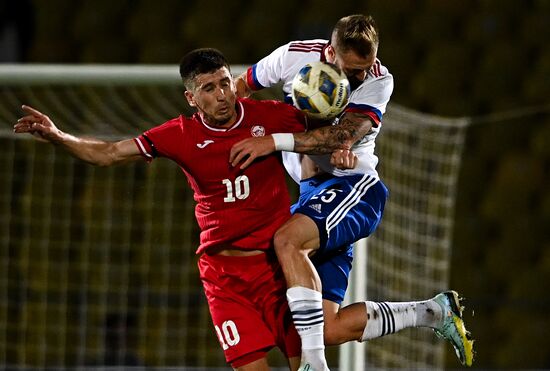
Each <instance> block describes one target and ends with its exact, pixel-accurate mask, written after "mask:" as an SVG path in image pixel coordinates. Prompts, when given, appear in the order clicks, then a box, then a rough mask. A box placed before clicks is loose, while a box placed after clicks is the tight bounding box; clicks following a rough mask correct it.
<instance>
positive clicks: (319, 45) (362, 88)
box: [247, 39, 393, 182]
mask: <svg viewBox="0 0 550 371" xmlns="http://www.w3.org/2000/svg"><path fill="white" fill-rule="evenodd" d="M327 46H328V40H323V39H315V40H305V41H292V42H290V43H288V44H286V45H283V46H281V47H279V48H277V49H275V50H274V51H273V52H272V53H271V54H269V55H268V56H266V57H264V58H263V59H261V60H260V61H259V62H258V63H256V64H255V65H253V66H252V67H249V68H248V70H247V83H248V85H249V86H250V88H251V89H252V90H260V89H262V88H267V87H271V86H273V85H275V84H278V83H282V84H283V91H284V93H285V95H286V97H285V100H286V102H287V103H292V98H291V89H292V80H293V79H294V76H295V75H296V74H297V73H298V71H299V70H300V69H301V68H302V67H303V66H304V65H306V64H307V63H310V62H316V61H324V60H325V55H324V50H325V49H326V47H327ZM392 92H393V76H392V75H391V74H390V73H389V71H388V69H387V68H386V67H384V66H383V65H382V64H381V63H380V60H378V59H377V60H376V62H375V64H374V65H373V66H372V68H371V69H370V70H369V72H368V74H367V78H366V79H365V80H364V81H363V82H362V83H361V85H359V87H357V88H356V89H354V90H353V91H352V92H351V95H350V99H349V103H348V105H347V107H346V109H345V111H344V112H347V111H349V112H360V113H363V114H366V115H368V116H369V117H370V118H371V119H372V121H373V122H374V124H373V127H372V130H371V131H370V132H369V133H368V134H367V135H366V136H365V137H364V138H363V139H361V140H360V141H359V142H357V143H356V144H355V145H354V146H353V147H352V151H353V152H354V153H355V154H356V155H357V157H358V163H357V166H356V167H355V168H354V169H349V170H340V169H337V168H335V167H334V166H332V165H331V164H330V155H310V157H311V158H312V159H313V160H314V161H315V163H316V164H317V165H318V166H319V167H320V168H321V169H322V170H323V171H325V172H327V173H330V174H333V175H335V176H345V175H350V174H357V173H360V174H369V175H371V176H374V177H377V178H378V173H377V171H376V165H377V164H378V157H377V156H376V155H375V154H374V146H375V139H376V136H377V135H378V132H379V131H380V124H381V121H382V115H383V114H384V113H385V112H386V106H387V104H388V102H389V100H390V96H391V94H392ZM299 158H300V155H299V154H297V153H290V152H283V161H284V164H285V167H286V169H287V171H288V173H289V174H290V175H291V176H292V178H293V179H294V180H295V181H296V182H299V181H300V177H301V166H300V160H299Z"/></svg>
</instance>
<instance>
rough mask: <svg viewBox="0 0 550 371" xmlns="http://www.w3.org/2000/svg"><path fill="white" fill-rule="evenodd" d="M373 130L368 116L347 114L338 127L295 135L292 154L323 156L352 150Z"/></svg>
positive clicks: (322, 128) (321, 128) (331, 126)
mask: <svg viewBox="0 0 550 371" xmlns="http://www.w3.org/2000/svg"><path fill="white" fill-rule="evenodd" d="M371 128H372V121H371V119H370V118H369V117H368V116H367V115H363V114H360V113H355V112H346V113H345V114H344V115H343V116H342V117H341V118H340V121H339V123H338V124H337V125H330V126H323V127H320V128H316V129H313V130H309V131H306V132H304V133H294V150H293V151H292V152H298V153H306V154H309V155H322V154H327V153H332V152H333V151H335V150H338V149H351V146H353V145H354V144H355V143H356V142H358V141H359V140H361V139H362V138H363V137H364V136H365V135H367V134H368V132H369V131H370V129H371Z"/></svg>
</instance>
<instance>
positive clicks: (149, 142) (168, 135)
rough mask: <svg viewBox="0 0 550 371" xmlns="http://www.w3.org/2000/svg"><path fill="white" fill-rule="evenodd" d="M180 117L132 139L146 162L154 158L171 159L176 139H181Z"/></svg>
mask: <svg viewBox="0 0 550 371" xmlns="http://www.w3.org/2000/svg"><path fill="white" fill-rule="evenodd" d="M181 134H182V133H181V117H178V118H175V119H172V120H170V121H167V122H165V123H164V124H162V125H159V126H156V127H154V128H152V129H149V130H147V131H146V132H144V133H143V134H141V135H140V136H139V137H137V138H134V143H136V146H137V147H138V149H139V151H140V152H141V155H142V156H143V157H145V159H146V160H147V161H152V160H153V159H154V158H156V157H171V155H174V154H175V153H176V152H177V148H178V139H177V138H180V137H181Z"/></svg>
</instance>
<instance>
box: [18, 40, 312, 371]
mask: <svg viewBox="0 0 550 371" xmlns="http://www.w3.org/2000/svg"><path fill="white" fill-rule="evenodd" d="M180 75H181V77H182V80H183V83H184V85H185V87H186V92H185V97H186V99H187V101H188V102H189V104H190V105H191V106H192V107H195V108H197V111H198V112H197V113H195V114H194V115H193V116H192V117H190V118H187V117H183V116H180V117H177V118H174V119H172V120H169V121H167V122H165V123H164V124H162V125H160V126H157V127H154V128H152V129H150V130H148V131H146V132H145V133H143V134H141V135H140V136H138V137H137V138H134V139H127V140H121V141H118V142H107V141H103V140H99V139H90V138H78V137H75V136H72V135H70V134H68V133H65V132H63V131H61V130H59V129H58V128H57V127H56V126H55V124H54V123H53V122H52V121H51V120H50V118H49V117H48V116H46V115H45V114H43V113H42V112H40V111H38V110H36V109H34V108H31V107H28V106H23V110H24V111H25V116H23V117H22V118H20V119H19V120H18V122H17V123H16V124H15V126H14V131H15V132H16V133H31V134H35V135H39V136H40V137H42V138H43V139H45V140H47V141H49V142H51V143H53V144H55V145H57V146H59V147H61V148H63V149H65V150H67V151H68V152H69V153H70V154H72V155H73V156H75V157H77V158H79V159H81V160H83V161H86V162H88V163H91V164H94V165H100V166H110V165H114V164H120V163H125V162H130V161H136V160H140V159H145V160H147V161H151V160H153V159H154V158H156V157H165V158H168V159H170V160H172V161H174V162H175V163H176V164H178V166H179V167H180V168H181V169H182V170H183V172H184V173H185V175H186V176H187V180H188V183H189V185H190V186H191V188H192V189H193V191H194V198H195V201H196V202H197V206H196V210H195V215H196V218H197V221H198V224H199V226H200V229H201V235H200V246H199V248H198V249H197V254H200V258H199V270H200V277H201V280H202V283H203V287H204V291H205V294H206V297H207V300H208V304H209V308H210V313H211V315H212V320H213V323H214V328H215V331H216V334H217V336H218V338H219V340H220V344H221V346H222V348H223V351H224V353H225V357H226V360H227V362H228V363H230V364H231V365H232V367H233V368H234V369H237V370H244V371H250V370H255V371H256V370H260V371H262V370H268V369H269V367H268V363H267V359H266V353H267V351H268V350H269V349H271V348H273V347H275V346H277V347H279V348H280V349H281V350H282V352H283V353H284V354H285V355H286V356H287V358H289V365H290V369H291V370H296V369H297V368H298V366H299V363H300V338H299V336H298V335H297V333H296V331H295V329H294V326H293V324H292V320H291V318H290V314H289V309H288V305H287V302H286V299H285V291H286V283H285V281H284V278H283V275H282V272H281V269H280V267H279V264H278V262H277V259H276V257H275V255H274V253H273V249H272V247H273V246H272V245H273V243H272V238H273V234H274V233H275V231H276V230H277V229H278V228H279V227H280V226H281V225H282V224H283V223H284V222H285V221H286V220H288V219H289V217H290V197H289V194H288V191H287V187H286V181H285V171H284V169H283V167H282V165H281V162H280V158H279V156H277V155H269V156H266V157H262V158H261V159H258V160H257V161H255V162H254V164H252V165H251V166H249V167H248V168H246V169H244V170H242V169H240V167H233V166H231V164H230V163H229V153H230V149H231V147H232V146H233V144H235V143H237V142H239V141H241V140H242V139H245V138H250V137H258V136H265V135H270V134H272V133H276V132H281V131H286V132H299V131H303V130H304V129H305V126H306V125H305V118H304V116H303V114H302V113H301V112H300V111H298V110H296V109H294V108H293V107H291V106H289V105H287V104H284V103H279V102H275V101H255V100H249V99H238V98H237V97H236V95H235V85H234V82H233V79H232V76H231V73H230V70H229V65H228V63H227V61H226V60H225V58H224V56H223V55H222V54H221V53H220V52H219V51H217V50H215V49H197V50H194V51H192V52H190V53H188V54H187V55H186V56H185V57H184V58H183V59H182V62H181V64H180Z"/></svg>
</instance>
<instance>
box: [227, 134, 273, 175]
mask: <svg viewBox="0 0 550 371" xmlns="http://www.w3.org/2000/svg"><path fill="white" fill-rule="evenodd" d="M274 151H275V141H274V140H273V137H272V136H271V135H267V136H265V137H255V138H247V139H244V140H241V141H240V142H237V143H235V144H234V145H233V147H231V153H230V155H229V162H230V163H231V166H237V165H238V164H239V163H240V162H241V161H242V164H241V166H240V168H241V169H246V168H247V167H248V166H249V165H250V164H251V163H252V162H253V161H254V160H255V159H257V158H258V157H261V156H266V155H269V154H270V153H272V152H274Z"/></svg>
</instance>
